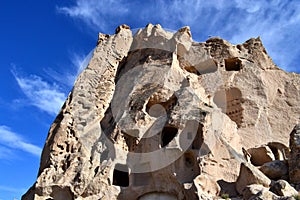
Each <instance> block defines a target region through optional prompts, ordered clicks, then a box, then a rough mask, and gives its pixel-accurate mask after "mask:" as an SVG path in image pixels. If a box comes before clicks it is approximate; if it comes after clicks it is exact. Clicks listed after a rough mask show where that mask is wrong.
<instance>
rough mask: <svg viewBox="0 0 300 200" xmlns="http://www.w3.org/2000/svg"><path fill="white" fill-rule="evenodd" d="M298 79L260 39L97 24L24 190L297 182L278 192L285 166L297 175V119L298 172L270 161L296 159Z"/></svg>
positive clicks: (210, 192) (201, 193) (113, 194)
mask: <svg viewBox="0 0 300 200" xmlns="http://www.w3.org/2000/svg"><path fill="white" fill-rule="evenodd" d="M299 90H300V75H299V74H295V73H287V72H285V71H283V70H281V69H279V68H278V67H277V66H276V65H275V64H274V63H273V62H272V59H271V58H270V57H269V56H268V54H267V52H266V50H265V48H264V46H263V45H262V42H261V40H260V38H252V39H249V40H248V41H246V42H245V43H243V44H238V45H232V44H230V43H229V42H227V41H225V40H223V39H221V38H217V37H214V38H210V39H208V40H207V41H206V42H200V43H199V42H194V41H193V40H192V36H191V32H190V30H189V28H188V27H184V28H181V29H180V30H178V31H177V32H174V33H172V32H168V31H165V30H164V29H162V28H161V26H160V25H155V26H154V25H151V24H149V25H147V26H146V27H145V28H144V29H140V30H138V31H137V32H136V33H135V34H134V35H132V31H131V30H130V28H129V27H128V26H126V25H122V26H120V27H118V28H117V29H116V33H115V34H114V35H106V34H99V38H98V43H97V46H96V48H95V50H94V53H93V56H92V58H91V60H90V62H89V64H88V66H87V68H86V69H85V70H84V71H83V72H82V73H81V74H80V75H79V77H78V79H77V81H76V82H75V85H74V88H73V90H72V91H71V93H70V94H69V96H68V98H67V100H66V102H65V104H64V105H63V107H62V109H61V111H60V113H59V114H58V116H57V117H56V119H55V121H54V122H53V124H52V125H51V128H50V130H49V133H48V137H47V140H46V143H45V146H44V149H43V153H42V157H41V163H40V169H39V172H38V178H37V181H36V182H35V183H34V185H33V186H32V187H31V188H30V189H29V190H28V192H27V193H26V194H25V195H24V196H23V197H22V199H23V200H29V199H30V200H31V199H36V200H46V199H47V200H51V199H55V200H69V199H82V200H94V199H133V200H134V199H140V200H147V199H159V198H160V199H170V200H172V199H213V198H215V197H217V196H222V195H224V194H228V195H229V196H230V197H239V198H242V195H243V194H244V195H245V196H247V198H250V197H251V195H256V196H259V195H266V196H270V195H271V196H272V195H273V197H274V198H275V197H276V198H280V197H278V196H277V195H280V194H291V192H289V191H285V190H284V188H289V187H285V185H286V183H287V182H284V184H283V182H280V183H278V184H277V185H276V187H275V186H274V187H273V188H275V189H276V190H274V191H277V195H276V194H274V193H273V192H272V191H271V190H269V187H272V182H273V181H272V180H271V179H273V178H274V177H273V176H276V179H281V178H282V177H283V176H288V175H287V174H290V175H291V174H292V175H293V176H294V179H291V180H292V183H294V184H297V183H299V181H300V180H299V171H300V168H299V143H300V139H299V133H298V132H299V131H298V130H299V127H298V128H297V129H295V130H294V131H293V133H292V134H291V142H290V143H291V149H292V152H291V156H290V157H291V159H289V162H288V163H289V166H290V168H292V169H291V171H289V173H288V172H287V171H285V172H282V173H280V172H281V171H279V172H278V168H276V166H277V164H276V163H271V164H268V163H269V162H274V161H276V160H277V161H280V160H281V161H282V162H280V164H278V166H280V167H282V168H284V167H286V168H284V169H285V170H288V164H287V160H286V158H287V156H289V151H290V150H289V148H288V146H289V140H290V133H291V132H292V130H293V127H294V126H295V124H296V123H297V120H298V119H299V116H300V105H299V102H300V94H299ZM262 145H264V146H262ZM242 149H244V151H242ZM257 152H263V153H262V154H261V153H257ZM243 153H244V154H246V155H248V156H249V157H250V158H249V159H245V158H244V156H243ZM247 161H249V162H250V163H249V162H247ZM277 161H276V162H277ZM251 162H255V163H252V164H251ZM274 168H275V169H274ZM240 169H241V170H240ZM272 170H273V171H272ZM276 170H277V171H276ZM263 172H265V173H266V175H264V174H263ZM269 176H270V177H269ZM286 178H287V180H288V177H286ZM239 183H240V184H239ZM253 184H256V185H254V186H253ZM257 184H260V185H258V186H257ZM287 184H288V183H287ZM278 185H279V186H278ZM282 185H284V188H283V186H282ZM281 186H282V187H281ZM289 186H290V185H289ZM290 187H292V186H290ZM255 191H256V192H255ZM278 191H280V192H278ZM259 192H260V193H259ZM293 192H294V191H293ZM293 194H294V193H293ZM273 197H272V198H273ZM245 198H246V197H245ZM257 198H260V197H257Z"/></svg>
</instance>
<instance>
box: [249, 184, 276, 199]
mask: <svg viewBox="0 0 300 200" xmlns="http://www.w3.org/2000/svg"><path fill="white" fill-rule="evenodd" d="M258 193H261V194H263V193H267V194H270V193H269V190H268V189H267V188H266V187H264V186H262V185H258V184H251V185H247V186H246V187H245V188H244V190H243V199H244V200H249V199H251V198H253V197H254V196H255V195H257V194H258ZM271 195H272V194H271Z"/></svg>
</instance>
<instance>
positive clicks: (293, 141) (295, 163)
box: [289, 124, 300, 184]
mask: <svg viewBox="0 0 300 200" xmlns="http://www.w3.org/2000/svg"><path fill="white" fill-rule="evenodd" d="M290 149H291V154H290V158H289V175H290V181H291V182H292V183H295V184H300V124H297V125H296V126H295V127H294V129H293V131H292V132H291V135H290Z"/></svg>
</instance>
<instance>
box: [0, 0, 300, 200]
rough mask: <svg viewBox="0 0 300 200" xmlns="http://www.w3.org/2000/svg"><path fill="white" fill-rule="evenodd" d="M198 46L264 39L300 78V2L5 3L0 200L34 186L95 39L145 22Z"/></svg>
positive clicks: (1, 10) (1, 8) (0, 18)
mask: <svg viewBox="0 0 300 200" xmlns="http://www.w3.org/2000/svg"><path fill="white" fill-rule="evenodd" d="M150 22H151V23H153V24H156V23H159V24H161V25H162V26H163V27H165V28H168V29H172V30H177V29H179V28H180V27H182V26H185V25H189V26H190V27H191V31H192V35H193V38H194V40H196V41H205V40H207V39H208V37H209V36H220V37H222V38H224V39H226V40H228V41H230V42H232V43H234V44H237V43H243V42H244V41H246V40H247V39H249V38H251V37H257V36H261V38H262V41H263V43H264V45H265V47H266V49H267V51H268V53H269V54H270V56H271V57H272V58H273V60H274V62H275V63H276V64H277V65H278V66H279V67H281V68H283V69H285V70H287V71H293V72H300V66H299V63H300V47H299V43H298V42H299V31H300V1H299V0H294V1H293V0H281V1H280V0H274V1H270V0H268V1H264V0H257V1H253V0H227V1H225V0H219V1H217V0H210V1H207V0H203V1H202V0H199V1H196V0H181V1H179V0H174V1H169V0H166V1H163V0H153V1H138V0H132V1H125V0H102V1H100V0H74V1H68V0H60V1H59V0H51V1H50V0H48V1H47V0H45V1H37V0H36V1H33V0H29V1H19V0H18V1H17V0H7V1H1V2H0V24H1V29H0V38H1V45H0V53H1V57H0V81H1V82H0V113H1V114H0V200H7V199H14V198H17V199H20V196H21V194H23V193H24V192H25V191H26V190H27V189H28V188H29V187H30V186H31V185H32V184H33V183H34V181H35V180H36V175H37V171H38V167H39V159H40V153H41V150H42V148H43V145H44V142H45V140H46V137H47V132H48V129H49V127H50V125H51V123H52V122H53V120H54V118H55V116H56V114H57V112H58V110H59V109H60V107H61V105H62V103H63V102H64V100H65V98H66V96H67V95H68V93H69V91H70V90H71V88H72V85H73V82H74V80H75V78H76V75H77V74H78V73H79V72H80V71H81V70H82V67H84V66H85V65H86V61H87V60H88V58H87V59H85V58H86V56H88V55H90V54H89V53H90V52H91V51H92V50H93V48H94V47H95V44H96V41H97V35H98V32H104V33H109V34H112V33H114V30H115V28H116V27H117V26H118V25H120V24H124V23H125V24H128V25H129V26H130V27H131V28H132V29H134V28H140V27H144V26H145V25H146V24H148V23H150Z"/></svg>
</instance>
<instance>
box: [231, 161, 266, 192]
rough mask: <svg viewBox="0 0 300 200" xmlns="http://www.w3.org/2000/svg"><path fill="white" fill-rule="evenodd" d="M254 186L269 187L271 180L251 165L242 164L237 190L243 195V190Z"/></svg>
mask: <svg viewBox="0 0 300 200" xmlns="http://www.w3.org/2000/svg"><path fill="white" fill-rule="evenodd" d="M252 184H260V185H262V186H264V187H269V185H270V184H271V180H270V179H269V178H268V177H267V176H265V175H264V174H263V173H262V172H261V171H259V170H258V169H257V168H255V167H254V166H253V165H251V164H250V163H242V164H241V168H240V174H239V177H238V179H237V181H236V190H237V191H238V192H239V193H240V194H243V190H244V189H245V188H246V187H247V186H248V185H252Z"/></svg>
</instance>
